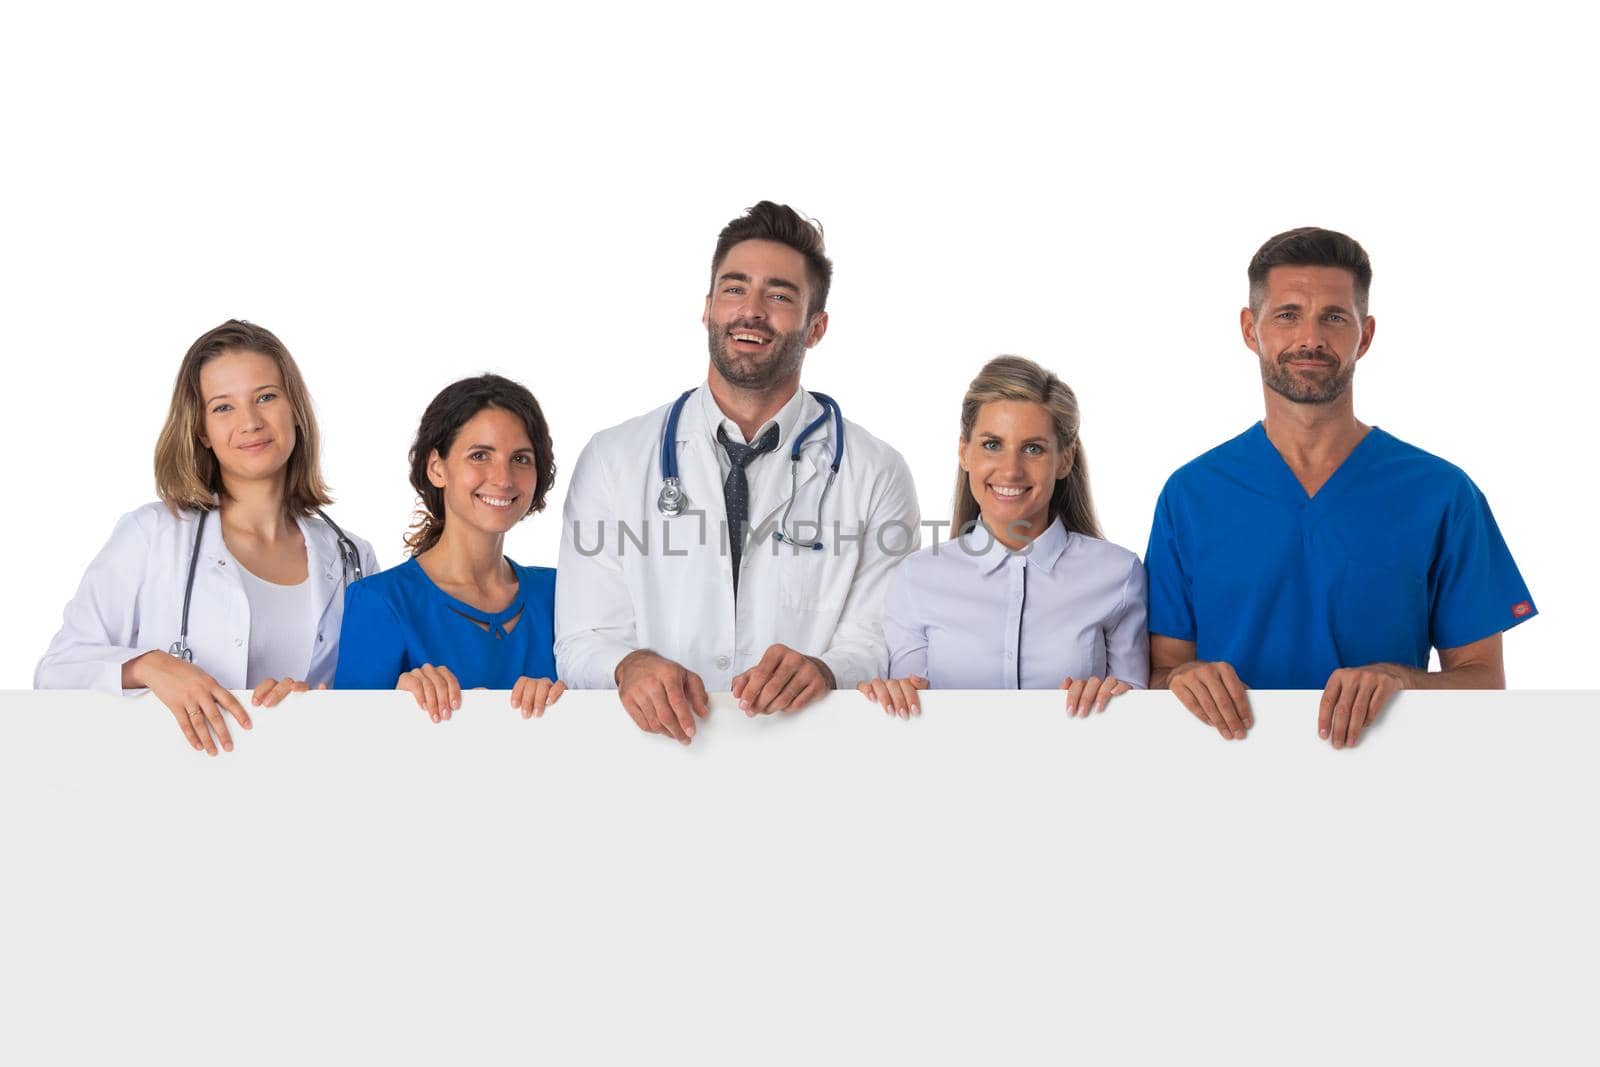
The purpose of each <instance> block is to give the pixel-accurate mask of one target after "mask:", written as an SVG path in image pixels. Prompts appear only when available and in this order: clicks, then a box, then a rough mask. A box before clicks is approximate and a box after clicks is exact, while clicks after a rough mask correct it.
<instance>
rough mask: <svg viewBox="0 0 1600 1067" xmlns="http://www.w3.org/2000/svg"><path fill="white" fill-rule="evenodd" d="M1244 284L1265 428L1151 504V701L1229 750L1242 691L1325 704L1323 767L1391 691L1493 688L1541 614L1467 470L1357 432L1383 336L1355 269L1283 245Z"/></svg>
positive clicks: (1342, 242) (1318, 247) (1366, 276)
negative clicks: (1358, 408)
mask: <svg viewBox="0 0 1600 1067" xmlns="http://www.w3.org/2000/svg"><path fill="white" fill-rule="evenodd" d="M1249 278H1250V306H1249V307H1247V308H1244V309H1243V310H1242V311H1240V313H1239V326H1240V329H1241V331H1242V332H1243V334H1244V343H1245V344H1246V345H1247V346H1248V347H1249V348H1250V350H1251V351H1253V352H1254V353H1255V354H1256V356H1257V357H1258V358H1259V359H1260V361H1261V381H1262V385H1263V389H1262V392H1263V394H1264V395H1265V396H1266V417H1265V418H1264V419H1262V421H1261V422H1258V423H1256V424H1255V425H1254V426H1252V427H1250V429H1248V430H1246V431H1245V432H1244V433H1242V434H1240V435H1239V436H1238V437H1235V438H1234V439H1233V440H1231V441H1228V442H1227V443H1225V444H1222V445H1219V446H1217V447H1216V448H1214V449H1212V450H1211V451H1209V452H1207V453H1206V454H1205V455H1203V456H1201V457H1199V458H1198V459H1196V460H1194V461H1193V462H1191V463H1189V464H1187V465H1185V466H1184V467H1182V468H1180V469H1179V470H1178V471H1177V473H1175V474H1173V476H1172V477H1171V478H1170V479H1168V481H1167V484H1166V487H1165V488H1164V489H1163V490H1162V492H1161V499H1160V500H1159V501H1158V502H1157V503H1156V514H1155V522H1154V524H1153V525H1152V527H1151V530H1150V547H1149V550H1148V552H1147V553H1146V556H1145V565H1146V567H1147V568H1148V570H1149V575H1150V631H1151V635H1150V659H1151V675H1150V687H1151V688H1152V689H1154V688H1156V687H1158V686H1163V685H1164V686H1166V687H1167V688H1169V689H1171V690H1172V691H1173V692H1174V693H1176V694H1177V695H1178V698H1179V699H1180V700H1181V701H1183V704H1184V706H1185V707H1187V708H1188V709H1189V711H1190V712H1192V713H1193V714H1194V715H1195V717H1196V718H1198V719H1200V720H1201V721H1202V722H1206V723H1209V724H1210V725H1212V726H1214V727H1216V728H1217V730H1218V732H1220V733H1221V734H1222V736H1223V737H1225V738H1242V737H1244V735H1245V731H1246V730H1248V729H1249V727H1250V726H1251V725H1252V722H1253V720H1252V716H1251V712H1250V705H1249V701H1248V699H1247V698H1246V696H1245V687H1246V686H1249V687H1251V688H1256V689H1322V690H1323V694H1322V708H1321V712H1320V714H1319V716H1318V720H1317V733H1318V735H1319V736H1320V737H1322V738H1324V739H1326V740H1329V741H1331V742H1332V744H1333V747H1335V748H1344V747H1347V746H1349V745H1353V744H1355V743H1356V741H1357V740H1359V739H1360V737H1361V732H1362V730H1363V729H1364V728H1365V727H1366V726H1367V725H1369V724H1370V723H1371V722H1372V720H1373V719H1374V718H1375V717H1376V716H1377V714H1378V713H1379V711H1381V710H1382V708H1383V706H1384V705H1385V704H1386V703H1387V702H1388V700H1389V698H1390V697H1391V696H1393V695H1394V694H1395V693H1396V692H1397V691H1399V690H1401V689H1501V688H1504V687H1505V666H1504V660H1503V657H1502V653H1501V642H1500V635H1501V633H1502V632H1503V631H1505V630H1508V629H1510V628H1511V627H1513V626H1515V625H1517V624H1518V623H1520V622H1523V621H1525V620H1527V619H1530V618H1532V617H1533V616H1534V615H1535V614H1537V613H1538V609H1536V608H1535V607H1534V605H1533V600H1532V598H1531V597H1530V596H1529V595H1528V588H1527V586H1526V585H1524V584H1523V581H1522V576H1521V575H1520V574H1519V573H1518V572H1517V565H1516V563H1515V562H1513V560H1512V559H1511V553H1510V552H1509V551H1508V550H1507V549H1506V544H1505V541H1504V540H1503V539H1502V538H1501V536H1500V531H1499V529H1498V528H1497V527H1496V526H1495V521H1494V516H1493V515H1492V514H1490V512H1489V505H1488V503H1487V502H1486V501H1485V500H1484V498H1483V494H1482V493H1480V492H1479V491H1478V487H1477V486H1476V485H1474V484H1472V480H1471V479H1470V478H1468V477H1467V476H1466V475H1465V474H1464V473H1462V471H1461V470H1460V469H1458V468H1456V467H1454V466H1452V465H1450V464H1449V463H1447V462H1445V461H1444V460H1442V459H1439V458H1438V457H1437V456H1432V455H1429V454H1428V453H1426V452H1424V451H1422V450H1421V449H1419V448H1415V447H1413V446H1412V445H1408V444H1406V443H1405V442H1404V441H1401V440H1398V439H1397V438H1395V437H1392V436H1390V435H1389V434H1387V433H1385V432H1384V431H1383V430H1381V429H1379V428H1377V427H1376V426H1367V425H1365V424H1363V423H1362V422H1360V421H1359V420H1358V419H1357V418H1356V416H1355V407H1354V403H1353V401H1352V398H1351V380H1352V378H1353V377H1354V375H1355V369H1356V363H1357V361H1358V360H1360V359H1361V357H1362V356H1363V355H1365V354H1366V351H1367V348H1368V347H1369V346H1370V345H1371V344H1372V335H1373V330H1374V327H1375V323H1374V321H1373V319H1372V317H1371V316H1370V315H1368V314H1367V292H1368V289H1369V287H1370V285H1371V282H1372V264H1371V263H1370V262H1369V261H1368V259H1367V253H1366V251H1365V250H1363V249H1362V247H1361V246H1360V245H1359V244H1357V243H1356V242H1355V241H1354V240H1353V239H1351V238H1349V237H1347V236H1345V235H1344V234H1342V233H1335V232H1333V231H1331V230H1323V229H1317V228H1314V227H1307V228H1303V229H1298V230H1290V231H1288V232H1287V233H1281V234H1279V235H1278V236H1276V237H1274V238H1272V239H1271V240H1269V241H1268V242H1267V243H1266V244H1264V245H1262V246H1261V249H1260V250H1259V251H1258V252H1257V253H1256V254H1255V258H1254V259H1252V260H1251V261H1250V269H1249ZM1430 648H1437V649H1438V650H1439V664H1440V668H1441V669H1440V670H1439V671H1436V672H1429V671H1428V654H1429V649H1430Z"/></svg>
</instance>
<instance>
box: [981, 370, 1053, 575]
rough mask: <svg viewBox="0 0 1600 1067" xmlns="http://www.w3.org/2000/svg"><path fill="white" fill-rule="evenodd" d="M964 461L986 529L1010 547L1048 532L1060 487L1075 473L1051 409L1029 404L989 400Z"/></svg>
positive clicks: (982, 409) (1026, 402) (1025, 402)
mask: <svg viewBox="0 0 1600 1067" xmlns="http://www.w3.org/2000/svg"><path fill="white" fill-rule="evenodd" d="M960 458H961V469H962V470H963V471H965V472H966V474H967V485H968V488H969V489H970V490H971V492H972V498H973V499H974V500H976V501H977V503H978V511H979V512H980V513H981V514H982V516H983V521H984V525H985V526H987V527H988V528H989V530H990V532H991V533H993V534H994V535H995V536H996V537H998V538H999V539H1000V540H1001V541H1004V542H1006V543H1007V544H1011V545H1012V547H1017V545H1015V544H1013V542H1014V541H1019V540H1027V539H1031V538H1035V537H1038V536H1039V534H1041V533H1043V532H1044V529H1045V527H1046V526H1047V525H1048V523H1049V521H1050V497H1051V495H1052V494H1054V493H1055V489H1056V482H1058V481H1059V480H1060V479H1062V478H1065V477H1066V476H1067V472H1069V471H1070V470H1071V469H1072V457H1071V456H1070V455H1069V454H1068V453H1067V452H1066V451H1064V450H1063V449H1062V448H1061V445H1060V442H1059V441H1057V439H1056V427H1055V420H1053V419H1052V418H1051V417H1050V411H1049V409H1048V408H1046V407H1045V406H1044V405H1043V404H1038V403H1034V402H1033V401H1030V400H991V401H990V402H989V403H987V404H985V405H983V406H982V407H981V408H979V409H978V417H977V419H976V420H974V422H973V425H972V436H971V437H970V438H969V439H967V440H963V441H962V442H961V452H960Z"/></svg>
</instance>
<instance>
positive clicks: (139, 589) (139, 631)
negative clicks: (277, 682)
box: [33, 503, 378, 690]
mask: <svg viewBox="0 0 1600 1067" xmlns="http://www.w3.org/2000/svg"><path fill="white" fill-rule="evenodd" d="M198 518H199V512H195V511H182V512H180V513H179V514H177V515H173V514H172V512H171V511H169V510H167V506H166V505H165V504H160V503H155V504H146V505H145V506H144V507H142V508H139V509H138V510H136V511H131V512H129V513H128V514H126V515H124V516H123V517H122V518H121V519H120V520H118V522H117V527H116V529H115V530H114V531H112V534H111V540H110V541H108V542H106V546H105V548H103V549H101V550H100V554H99V555H98V556H96V557H95V558H94V562H92V563H90V564H89V569H88V570H87V571H85V572H84V575H83V581H82V582H81V583H79V585H78V592H77V595H76V596H74V597H73V598H72V600H71V601H70V602H69V603H68V604H67V608H66V611H65V613H64V615H63V618H62V624H61V630H60V631H59V632H58V633H57V634H56V636H55V638H54V639H53V640H52V641H51V642H50V648H49V650H48V651H47V652H45V654H44V658H43V659H41V660H40V661H39V666H38V669H37V670H35V671H34V674H33V685H34V688H35V689H99V690H121V688H122V665H123V664H124V663H126V662H128V661H129V660H131V659H134V658H135V657H137V656H141V655H143V654H144V653H146V652H149V651H152V650H159V651H162V652H165V651H167V650H168V648H170V647H171V645H172V643H173V642H174V641H176V640H177V639H178V631H179V626H180V623H181V622H182V617H183V590H184V581H185V579H186V577H187V576H188V573H189V559H190V557H191V555H192V554H193V552H194V531H195V522H196V521H197V520H198ZM296 521H297V523H298V524H299V526H300V532H301V533H302V534H304V535H305V540H306V567H307V571H308V575H309V579H310V581H311V582H312V583H313V586H314V588H315V596H314V597H313V610H312V611H311V612H310V613H309V614H308V615H307V617H306V621H305V622H306V625H307V626H310V627H314V628H315V629H316V638H315V640H313V642H312V645H311V649H312V651H311V662H310V663H309V664H307V665H306V670H305V674H304V675H303V680H304V681H306V682H309V683H310V684H311V685H313V686H315V685H317V684H318V683H320V682H327V683H328V684H329V685H332V684H333V670H334V666H335V664H336V663H337V660H338V650H339V622H340V620H341V619H342V618H343V616H344V581H343V569H342V568H341V566H340V563H339V546H338V539H337V538H336V537H335V535H334V532H333V530H332V529H331V528H330V527H329V526H328V524H327V523H325V522H323V521H322V520H321V519H320V518H316V517H315V516H313V517H311V518H302V519H297V520H296ZM346 533H347V535H348V536H349V537H350V540H352V541H353V542H355V545H356V548H357V550H358V551H359V553H360V556H361V566H362V569H363V570H364V571H365V573H367V574H374V573H376V572H377V570H378V562H377V559H376V557H375V556H374V555H373V552H372V546H371V545H369V544H367V542H365V541H363V540H362V539H361V538H359V537H356V536H355V535H354V534H349V533H348V531H346ZM189 647H190V649H191V650H193V652H194V664H195V666H197V667H199V668H200V669H201V670H203V671H205V672H206V673H207V674H209V675H211V676H212V677H213V678H215V679H216V680H217V681H218V682H220V683H222V685H223V686H225V687H226V688H228V689H247V688H250V687H249V685H247V684H246V679H245V670H246V664H247V662H248V658H249V654H250V604H249V600H248V599H247V597H246V595H245V589H244V579H243V577H242V576H241V574H240V567H239V564H238V561H237V560H235V559H234V558H233V555H232V553H230V552H229V551H228V547H227V545H225V544H224V543H223V541H222V520H221V518H220V516H217V515H212V516H211V518H210V519H209V520H207V522H206V525H205V532H204V533H203V534H202V535H201V538H200V559H199V561H198V562H197V563H196V565H195V576H194V595H193V597H192V598H191V599H190V603H189ZM259 680H260V679H256V681H259Z"/></svg>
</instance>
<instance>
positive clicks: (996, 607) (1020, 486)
mask: <svg viewBox="0 0 1600 1067" xmlns="http://www.w3.org/2000/svg"><path fill="white" fill-rule="evenodd" d="M952 529H953V530H958V531H964V532H963V533H961V535H960V536H959V537H958V538H956V539H955V540H951V541H946V542H943V543H939V544H935V545H934V546H933V547H931V548H926V549H923V550H922V551H920V552H918V553H916V554H914V555H912V556H910V557H908V558H907V559H906V560H904V561H903V562H902V563H901V564H900V565H899V566H898V567H897V568H896V569H895V571H894V574H893V575H891V577H890V580H889V589H888V593H887V596H886V598H885V601H884V611H883V629H884V636H885V638H886V639H887V641H888V645H889V677H887V678H875V679H873V680H872V681H870V682H863V683H861V684H860V685H859V686H857V687H856V688H857V689H859V690H860V691H861V692H862V693H864V694H865V695H866V696H867V698H868V699H870V700H874V701H876V702H877V703H878V704H879V705H881V706H882V707H883V709H884V710H885V711H887V712H888V713H889V714H891V715H898V716H900V717H901V718H909V717H910V716H911V715H913V714H915V713H918V712H920V710H921V706H920V702H919V701H918V698H917V693H918V691H920V690H923V689H928V688H930V687H931V688H934V689H1057V688H1059V689H1064V690H1066V692H1067V697H1066V706H1067V711H1068V713H1069V714H1072V715H1079V716H1082V715H1088V714H1089V713H1090V712H1092V711H1102V710H1104V709H1105V706H1106V703H1107V701H1109V700H1110V699H1111V698H1112V697H1114V696H1116V695H1117V694H1119V693H1125V692H1127V691H1128V689H1130V688H1133V687H1138V688H1143V687H1144V686H1145V684H1146V683H1147V682H1148V681H1149V676H1150V645H1149V634H1148V632H1147V631H1146V628H1145V620H1146V591H1145V574H1144V566H1143V565H1142V564H1141V563H1140V562H1139V557H1138V556H1136V555H1134V554H1133V553H1132V552H1129V551H1128V550H1127V549H1125V548H1121V547H1119V546H1117V545H1114V544H1112V543H1111V542H1109V541H1106V540H1103V539H1102V538H1101V536H1100V525H1099V523H1098V522H1097V521H1096V519H1095V514H1094V505H1093V502H1092V500H1091V498H1090V495H1089V471H1088V469H1087V467H1086V465H1085V463H1084V458H1083V447H1082V445H1081V443H1080V442H1079V440H1078V401H1077V397H1075V396H1074V395H1073V392H1072V390H1071V389H1070V388H1068V387H1067V385H1066V384H1065V383H1064V382H1062V381H1061V379H1059V378H1057V377H1056V376H1055V375H1054V374H1052V373H1050V372H1049V371H1047V370H1045V369H1044V368H1043V367H1040V366H1039V365H1038V364H1036V363H1034V362H1032V361H1030V360H1026V359H1022V358H1020V357H1018V356H1000V357H998V358H996V359H993V360H990V361H989V363H988V364H986V365H985V366H984V368H983V370H982V371H981V372H979V374H978V376H977V377H976V378H975V379H973V382H972V385H971V386H970V387H969V388H968V390H967V395H966V398H965V400H963V402H962V405H961V449H960V470H959V471H958V472H957V478H956V504H955V515H954V519H953V522H952Z"/></svg>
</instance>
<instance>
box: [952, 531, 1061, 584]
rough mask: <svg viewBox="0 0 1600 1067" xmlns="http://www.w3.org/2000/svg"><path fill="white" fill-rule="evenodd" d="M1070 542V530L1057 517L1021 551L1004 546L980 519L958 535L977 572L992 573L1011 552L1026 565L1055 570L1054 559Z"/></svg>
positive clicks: (1045, 571)
mask: <svg viewBox="0 0 1600 1067" xmlns="http://www.w3.org/2000/svg"><path fill="white" fill-rule="evenodd" d="M1071 543H1072V534H1070V533H1068V532H1067V528H1066V527H1065V526H1063V525H1062V524H1061V520H1060V519H1059V518H1058V519H1056V520H1055V521H1053V522H1051V523H1050V525H1049V526H1046V527H1045V529H1044V532H1043V533H1041V534H1040V535H1039V536H1038V537H1037V538H1035V539H1034V541H1033V544H1032V545H1030V546H1028V547H1027V549H1026V550H1024V551H1013V550H1011V549H1009V548H1007V547H1006V546H1005V545H1004V544H1002V543H1001V541H1000V539H999V538H997V537H995V536H994V535H993V534H992V533H990V532H989V528H988V527H987V526H985V525H984V524H983V522H982V521H981V520H980V521H979V522H977V523H976V524H975V525H974V526H973V527H972V529H970V530H968V531H967V532H966V533H964V534H962V535H961V551H962V553H963V554H964V555H965V556H966V557H967V558H968V559H970V560H971V561H972V563H973V565H974V566H976V567H977V568H978V571H979V573H981V574H992V573H994V572H995V571H997V570H999V569H1000V568H1001V567H1002V566H1004V565H1005V562H1006V560H1007V559H1009V558H1011V557H1012V556H1017V557H1018V558H1020V559H1023V560H1024V561H1025V562H1026V563H1027V564H1028V565H1030V566H1034V567H1038V568H1039V569H1041V570H1043V571H1044V573H1046V574H1049V573H1051V572H1052V571H1054V570H1055V566H1056V563H1057V562H1059V561H1060V559H1061V557H1062V556H1063V555H1064V554H1065V553H1066V551H1067V546H1068V545H1070V544H1071Z"/></svg>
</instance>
